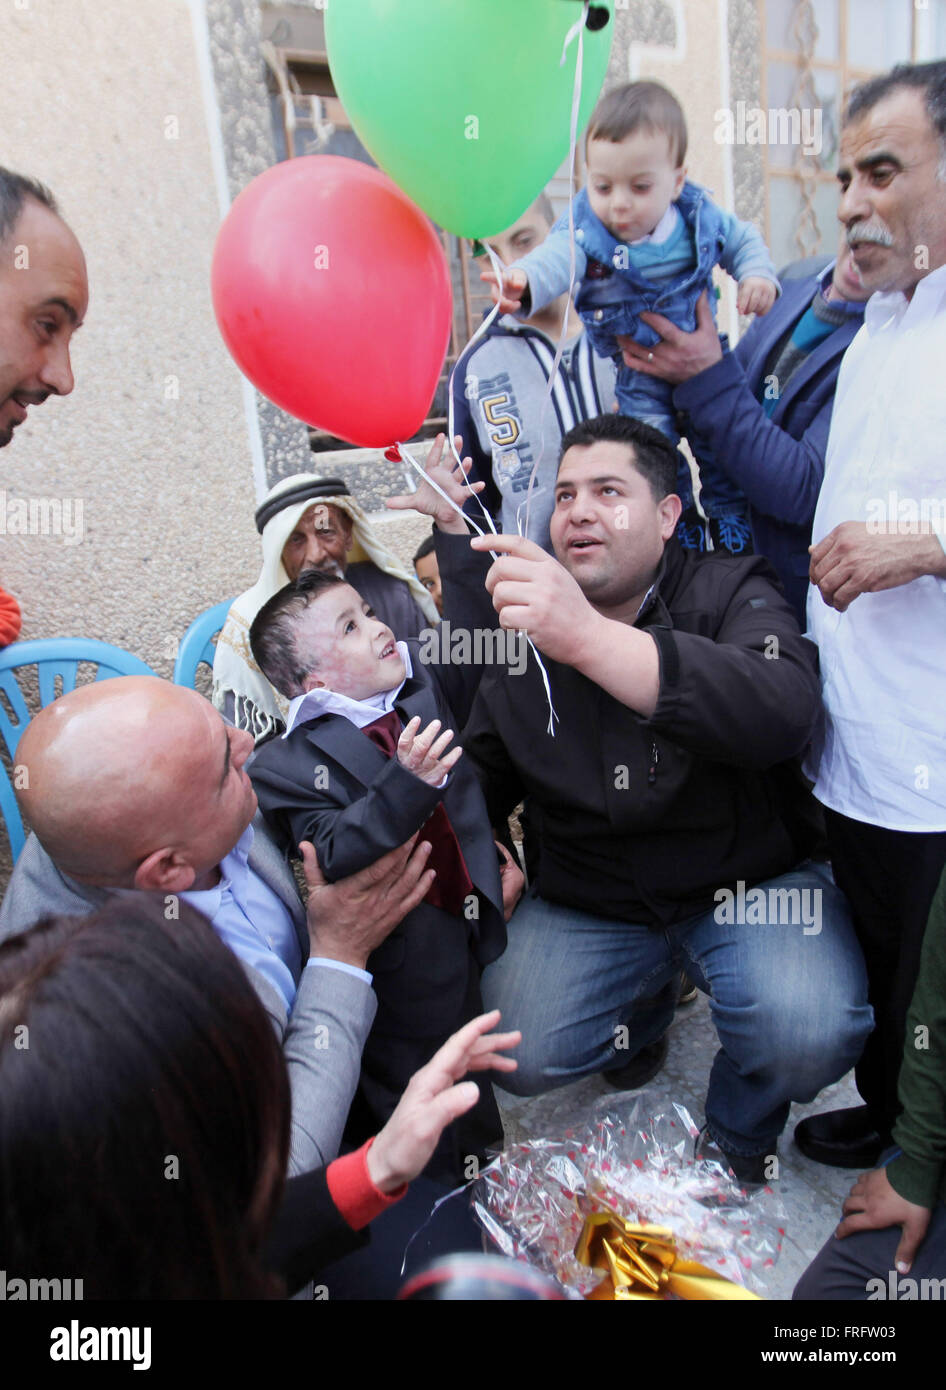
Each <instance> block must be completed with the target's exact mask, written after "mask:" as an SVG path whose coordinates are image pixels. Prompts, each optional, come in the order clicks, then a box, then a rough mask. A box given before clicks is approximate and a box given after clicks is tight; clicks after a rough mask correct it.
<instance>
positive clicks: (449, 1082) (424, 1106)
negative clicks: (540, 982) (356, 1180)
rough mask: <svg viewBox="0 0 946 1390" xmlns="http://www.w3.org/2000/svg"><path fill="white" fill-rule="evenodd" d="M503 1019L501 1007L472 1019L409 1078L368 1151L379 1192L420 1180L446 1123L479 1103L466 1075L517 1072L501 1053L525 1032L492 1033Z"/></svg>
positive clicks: (370, 1170) (477, 1090) (512, 1061)
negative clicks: (412, 1180) (389, 1115)
mask: <svg viewBox="0 0 946 1390" xmlns="http://www.w3.org/2000/svg"><path fill="white" fill-rule="evenodd" d="M499 1020H500V1012H499V1010H498V1009H494V1010H493V1011H492V1013H489V1014H481V1015H480V1017H479V1018H474V1019H472V1020H471V1021H470V1022H469V1023H468V1024H467V1025H466V1026H465V1027H464V1028H461V1029H460V1031H459V1032H458V1033H454V1035H453V1037H452V1038H450V1039H448V1041H447V1042H445V1043H444V1045H443V1047H442V1048H441V1049H440V1051H439V1052H437V1053H435V1055H434V1056H433V1057H432V1058H431V1059H430V1061H429V1062H428V1063H427V1065H426V1066H425V1067H421V1069H420V1071H416V1072H415V1073H414V1075H413V1076H412V1077H411V1079H410V1081H409V1082H408V1083H407V1090H406V1091H405V1092H404V1094H403V1095H402V1096H401V1099H400V1100H399V1101H398V1106H397V1109H396V1110H395V1112H394V1114H393V1115H392V1116H391V1118H390V1120H388V1122H387V1124H386V1125H385V1126H384V1129H382V1130H381V1132H380V1133H379V1134H378V1135H377V1137H376V1138H375V1141H374V1143H373V1144H372V1145H371V1148H370V1149H369V1150H368V1173H369V1175H370V1177H371V1181H372V1182H373V1183H374V1185H375V1187H377V1188H379V1189H380V1191H382V1192H395V1191H397V1189H398V1188H399V1187H401V1186H403V1184H404V1183H406V1182H410V1181H411V1179H412V1178H416V1177H417V1175H418V1173H420V1172H422V1171H423V1169H424V1168H425V1167H426V1166H427V1164H428V1163H429V1161H430V1158H431V1156H432V1154H433V1152H434V1149H435V1148H436V1147H437V1143H438V1141H439V1139H440V1136H441V1134H442V1133H443V1131H444V1130H445V1129H446V1127H447V1125H449V1124H451V1123H452V1122H453V1121H454V1120H456V1119H458V1118H459V1116H460V1115H465V1114H466V1112H467V1111H468V1110H471V1109H472V1108H473V1106H474V1105H475V1104H476V1102H477V1100H478V1099H479V1094H480V1088H479V1087H478V1086H477V1084H476V1082H475V1081H461V1080H460V1079H461V1077H463V1076H465V1075H466V1073H467V1072H468V1071H490V1070H492V1071H515V1070H516V1062H515V1060H514V1059H513V1058H512V1057H504V1056H503V1052H504V1050H505V1049H507V1048H510V1047H515V1046H516V1045H517V1044H518V1043H519V1042H520V1041H521V1040H522V1034H521V1033H519V1032H515V1033H490V1032H489V1029H490V1028H494V1027H495V1026H496V1024H497V1023H498V1022H499ZM457 1082H460V1084H459V1085H457V1084H456V1083H457Z"/></svg>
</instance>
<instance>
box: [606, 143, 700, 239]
mask: <svg viewBox="0 0 946 1390" xmlns="http://www.w3.org/2000/svg"><path fill="white" fill-rule="evenodd" d="M685 179H686V169H685V168H683V167H680V168H677V167H675V165H674V157H673V154H672V153H671V149H670V140H669V138H668V137H667V136H666V135H665V134H664V133H663V132H662V131H659V130H655V131H652V132H648V131H644V130H636V131H635V132H634V134H633V135H626V136H625V137H624V139H623V140H589V141H588V201H589V203H590V204H591V210H592V212H593V213H594V214H595V216H596V217H598V218H599V219H600V220H601V221H602V222H603V223H604V225H605V226H606V227H607V229H608V231H609V232H611V233H612V235H613V236H615V237H617V239H618V241H637V240H638V239H639V238H640V237H643V236H649V235H650V233H651V232H652V231H653V230H654V228H655V227H656V226H657V223H658V222H659V221H660V219H661V217H663V215H664V213H665V212H666V211H667V208H668V207H669V206H670V204H671V203H672V202H673V201H674V199H676V198H678V197H679V196H680V192H681V190H682V188H683V184H684V180H685Z"/></svg>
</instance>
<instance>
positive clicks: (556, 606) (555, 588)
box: [470, 536, 601, 666]
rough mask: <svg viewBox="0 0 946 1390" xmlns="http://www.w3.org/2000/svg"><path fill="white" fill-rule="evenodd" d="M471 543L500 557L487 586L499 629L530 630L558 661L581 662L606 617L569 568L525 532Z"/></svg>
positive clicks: (495, 563)
mask: <svg viewBox="0 0 946 1390" xmlns="http://www.w3.org/2000/svg"><path fill="white" fill-rule="evenodd" d="M470 545H471V546H472V548H473V549H474V550H493V551H496V552H497V553H498V555H499V558H498V559H497V560H494V561H493V564H492V565H491V566H490V569H489V572H488V574H487V576H486V587H487V589H488V590H489V592H490V593H491V594H492V596H493V607H494V608H495V609H496V612H497V613H498V614H499V624H500V627H505V628H515V629H518V630H520V631H525V632H527V633H528V634H529V636H530V638H531V639H532V641H533V642H534V643H535V645H536V646H537V647H538V649H539V651H540V652H544V653H545V655H546V656H549V657H551V658H552V660H553V661H561V662H562V663H563V664H564V665H566V666H577V665H579V663H580V661H581V659H582V654H583V653H585V652H586V651H587V650H588V648H589V647H593V646H594V643H595V640H596V634H597V632H598V630H599V627H600V621H601V620H600V617H599V615H598V614H597V613H596V612H595V610H594V609H593V608H592V606H591V604H590V603H589V602H588V600H587V599H586V598H585V596H584V594H583V593H582V591H581V589H580V588H579V586H578V582H577V580H575V579H574V578H573V577H572V576H571V575H570V574H569V572H568V570H567V569H565V567H564V566H563V565H561V564H559V562H558V560H556V559H555V558H554V556H552V555H549V554H548V553H547V552H546V551H544V550H543V549H542V547H541V546H539V545H536V543H535V541H530V540H527V539H526V538H525V536H474V537H473V539H472V541H471V542H470Z"/></svg>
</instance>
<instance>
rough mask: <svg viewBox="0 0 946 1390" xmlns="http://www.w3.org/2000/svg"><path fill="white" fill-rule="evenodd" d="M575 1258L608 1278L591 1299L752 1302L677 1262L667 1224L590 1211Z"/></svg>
mask: <svg viewBox="0 0 946 1390" xmlns="http://www.w3.org/2000/svg"><path fill="white" fill-rule="evenodd" d="M575 1257H576V1259H578V1260H579V1261H580V1262H581V1263H582V1264H583V1265H590V1266H591V1267H592V1268H593V1269H604V1270H606V1271H607V1272H608V1274H609V1275H610V1277H611V1278H610V1285H609V1283H608V1280H607V1279H606V1280H604V1281H603V1283H602V1284H600V1285H599V1286H598V1288H597V1289H595V1291H594V1293H593V1294H592V1295H591V1297H592V1298H595V1299H612V1300H614V1302H617V1303H624V1302H630V1301H632V1300H635V1301H636V1300H639V1299H642V1300H653V1299H663V1298H667V1297H668V1296H669V1295H671V1294H673V1295H676V1297H678V1298H687V1299H753V1300H758V1301H761V1300H759V1295H758V1294H755V1293H750V1291H749V1290H748V1289H746V1288H743V1286H742V1285H741V1284H734V1283H733V1281H732V1280H731V1279H724V1278H723V1276H722V1275H721V1274H714V1273H713V1271H712V1270H711V1269H707V1267H706V1265H701V1264H697V1263H696V1262H695V1261H694V1260H682V1259H680V1258H679V1257H678V1255H677V1250H676V1241H675V1240H674V1237H673V1231H672V1230H671V1229H670V1227H669V1226H649V1225H646V1224H645V1225H638V1224H635V1223H634V1222H632V1221H625V1220H624V1219H623V1218H622V1217H620V1216H618V1215H617V1214H616V1213H615V1212H612V1211H599V1212H595V1213H594V1215H593V1216H589V1217H587V1218H586V1220H585V1224H584V1227H583V1228H582V1232H581V1235H580V1236H579V1237H578V1244H577V1245H576V1246H575Z"/></svg>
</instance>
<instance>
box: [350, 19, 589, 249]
mask: <svg viewBox="0 0 946 1390" xmlns="http://www.w3.org/2000/svg"><path fill="white" fill-rule="evenodd" d="M599 8H601V7H600V6H599ZM604 8H606V9H608V10H610V9H611V8H612V7H611V5H608V6H605V7H604ZM580 15H581V4H580V3H579V0H331V3H329V4H328V6H327V7H326V10H325V38H326V47H327V49H328V57H329V65H330V67H331V70H332V77H333V79H334V81H335V87H336V90H337V92H338V95H339V97H340V98H341V100H342V103H343V105H344V107H345V110H346V112H347V114H348V116H349V119H350V120H351V123H352V125H353V126H354V128H355V131H356V132H357V134H358V137H359V138H360V140H361V142H362V144H363V145H364V146H365V148H366V149H367V150H368V152H369V154H370V155H371V156H372V158H373V159H375V160H377V162H378V164H379V165H380V166H381V168H382V169H383V170H384V171H385V172H386V173H388V174H390V176H391V178H392V179H394V181H395V183H397V184H399V185H400V187H401V188H402V189H403V190H404V192H405V193H406V194H407V195H408V197H410V198H413V200H414V201H415V203H417V204H418V205H419V206H420V207H422V208H423V209H424V211H425V212H426V213H427V214H428V215H429V216H430V217H432V218H433V220H434V221H435V222H436V223H438V224H439V225H440V226H441V227H445V228H446V229H447V230H448V231H450V232H455V233H456V234H457V235H459V236H465V237H474V238H475V237H483V236H489V235H491V234H493V233H495V232H501V231H503V230H505V228H506V227H508V226H510V225H511V224H512V223H513V222H515V221H516V219H517V218H518V217H520V216H521V215H522V213H523V212H525V210H526V208H528V207H529V205H530V203H531V202H532V201H533V199H535V198H536V197H537V196H538V194H539V193H540V192H541V191H542V189H543V188H544V187H545V185H546V184H547V183H548V181H549V179H550V178H552V176H553V175H554V173H555V171H556V169H558V167H559V165H560V164H561V163H562V161H563V160H564V159H565V158H566V157H567V155H568V145H569V134H570V130H571V112H572V98H573V93H574V85H575V63H576V58H577V53H578V37H577V35H576V37H575V38H574V39H573V40H572V42H571V43H570V44H569V46H568V51H567V54H566V58H565V62H564V64H563V65H561V66H560V65H559V63H560V59H561V56H562V47H563V44H564V41H565V35H566V34H567V33H568V30H569V29H570V28H571V26H572V25H573V24H574V23H575V21H576V20H577V19H578V18H579V17H580ZM613 30H614V24H613V19H611V18H610V17H609V20H608V23H607V24H606V25H605V26H604V28H603V29H600V30H598V31H597V32H594V33H592V32H591V31H590V30H589V29H587V28H586V29H585V30H584V39H583V42H584V52H583V59H582V84H581V104H580V108H579V115H578V131H579V134H580V132H581V131H582V129H583V128H584V126H585V124H586V122H587V120H588V117H589V116H590V115H591V111H592V108H593V106H594V103H595V100H596V99H597V96H598V93H599V92H600V90H601V84H602V82H603V81H604V75H605V71H606V69H607V66H608V55H609V52H610V49H611V37H612V33H613ZM379 235H383V234H382V233H380V232H379ZM379 249H383V247H382V248H379Z"/></svg>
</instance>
